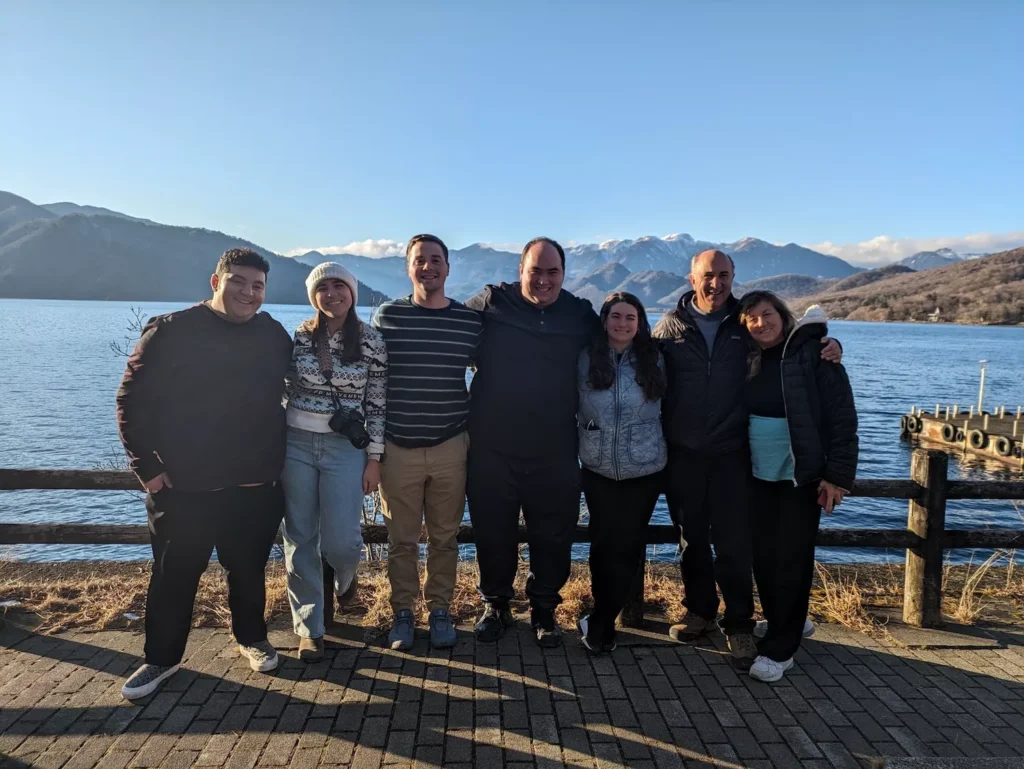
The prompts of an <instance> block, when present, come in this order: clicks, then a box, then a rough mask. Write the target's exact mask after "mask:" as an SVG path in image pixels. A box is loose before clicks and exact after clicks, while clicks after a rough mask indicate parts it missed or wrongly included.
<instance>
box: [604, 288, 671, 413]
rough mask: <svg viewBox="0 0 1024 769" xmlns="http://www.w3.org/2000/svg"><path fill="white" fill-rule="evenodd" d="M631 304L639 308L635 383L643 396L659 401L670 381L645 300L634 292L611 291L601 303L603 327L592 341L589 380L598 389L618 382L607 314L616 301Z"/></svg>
mask: <svg viewBox="0 0 1024 769" xmlns="http://www.w3.org/2000/svg"><path fill="white" fill-rule="evenodd" d="M622 303H625V304H628V305H629V306H631V307H632V308H633V309H634V310H636V336H635V337H633V346H632V348H631V349H632V353H633V360H634V362H635V366H634V367H635V368H636V383H637V384H638V385H640V388H641V389H642V390H643V391H644V397H645V398H646V399H647V400H649V401H656V400H658V399H659V398H661V397H662V396H663V395H664V394H665V390H666V388H667V383H666V381H665V372H664V371H663V370H662V368H661V366H659V365H658V344H657V342H655V341H654V339H653V338H652V337H651V324H650V323H649V322H648V320H647V312H646V310H644V306H643V303H641V301H640V300H639V299H637V298H636V297H635V296H633V294H628V293H626V292H625V291H616V292H615V293H614V294H609V295H608V298H607V299H605V300H604V304H603V305H601V330H600V331H599V332H598V333H597V334H595V335H594V338H593V339H592V340H591V342H590V372H589V374H588V377H587V381H588V382H589V383H590V386H591V387H593V388H594V389H595V390H607V389H608V388H609V387H611V386H612V385H613V384H614V383H615V367H614V366H613V365H612V358H611V354H610V353H609V347H608V332H607V331H606V330H605V328H604V326H605V324H607V323H608V315H609V314H610V313H611V311H612V307H614V306H615V305H617V304H622Z"/></svg>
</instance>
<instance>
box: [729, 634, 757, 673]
mask: <svg viewBox="0 0 1024 769" xmlns="http://www.w3.org/2000/svg"><path fill="white" fill-rule="evenodd" d="M725 645H726V646H728V647H729V652H730V653H731V654H732V658H733V662H735V663H736V665H737V667H739V668H740V669H741V670H746V669H748V668H749V667H750V666H751V665H752V664H753V663H754V660H755V659H756V658H757V644H756V643H754V636H753V635H751V634H750V633H732V634H731V635H727V636H726V637H725Z"/></svg>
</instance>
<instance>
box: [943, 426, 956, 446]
mask: <svg viewBox="0 0 1024 769" xmlns="http://www.w3.org/2000/svg"><path fill="white" fill-rule="evenodd" d="M942 440H944V441H946V443H953V442H954V441H955V440H956V428H955V427H954V426H953V425H951V424H950V423H949V422H946V424H944V425H943V426H942Z"/></svg>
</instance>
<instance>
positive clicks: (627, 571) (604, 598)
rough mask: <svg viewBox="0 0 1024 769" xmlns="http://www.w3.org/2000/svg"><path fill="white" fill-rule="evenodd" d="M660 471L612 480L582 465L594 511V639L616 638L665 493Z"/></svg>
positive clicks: (585, 490) (591, 632)
mask: <svg viewBox="0 0 1024 769" xmlns="http://www.w3.org/2000/svg"><path fill="white" fill-rule="evenodd" d="M663 483H664V479H663V477H662V474H661V473H654V474H652V475H645V476H642V477H640V478H630V479H629V480H624V481H614V480H612V479H611V478H606V477H604V476H603V475H598V474H597V473H593V472H591V471H590V470H587V469H586V468H583V495H584V497H585V498H586V500H587V508H588V509H589V510H590V583H591V589H592V591H593V594H594V610H593V611H592V612H591V614H590V627H589V629H588V633H589V634H591V635H592V638H593V640H596V641H598V642H599V643H600V642H601V641H611V640H612V639H613V638H614V637H615V618H616V617H617V616H618V615H619V612H620V611H622V607H623V606H625V605H626V601H627V600H628V599H629V591H630V588H631V587H632V586H633V582H634V580H635V579H637V577H638V576H639V577H640V578H642V575H638V571H639V569H640V565H641V563H643V557H644V549H645V548H646V547H647V544H646V542H647V536H646V535H647V524H649V523H650V522H651V515H652V514H653V513H654V505H655V504H656V503H657V501H658V497H659V496H660V495H661V489H662V485H663Z"/></svg>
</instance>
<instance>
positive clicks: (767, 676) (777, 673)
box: [750, 656, 793, 684]
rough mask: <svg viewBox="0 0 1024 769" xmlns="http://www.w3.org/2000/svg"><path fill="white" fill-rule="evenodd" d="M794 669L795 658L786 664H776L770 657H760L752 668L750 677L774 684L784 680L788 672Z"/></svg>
mask: <svg viewBox="0 0 1024 769" xmlns="http://www.w3.org/2000/svg"><path fill="white" fill-rule="evenodd" d="M791 667H793V658H792V657H790V658H789V659H788V660H786V661H785V662H776V661H775V660H773V659H769V658H768V657H760V656H759V657H758V658H757V659H756V660H754V664H753V665H751V666H750V677H751V678H753V679H756V680H758V681H764V682H765V683H766V684H770V683H774V682H775V681H779V680H781V679H782V676H783V675H785V673H786V671H787V670H789V669H790V668H791Z"/></svg>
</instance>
